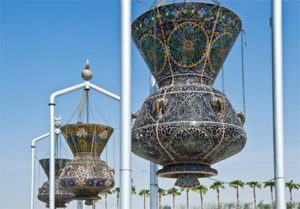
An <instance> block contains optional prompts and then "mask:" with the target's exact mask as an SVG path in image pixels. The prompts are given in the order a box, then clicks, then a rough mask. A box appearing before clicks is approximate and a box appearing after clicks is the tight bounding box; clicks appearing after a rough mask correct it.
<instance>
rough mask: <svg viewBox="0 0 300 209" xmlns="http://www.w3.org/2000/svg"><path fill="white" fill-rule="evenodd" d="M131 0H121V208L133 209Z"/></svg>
mask: <svg viewBox="0 0 300 209" xmlns="http://www.w3.org/2000/svg"><path fill="white" fill-rule="evenodd" d="M130 91H131V0H122V1H121V98H122V99H121V147H120V149H121V150H120V151H121V155H120V158H121V159H120V163H121V165H120V206H121V207H120V208H121V209H131V109H130V107H131V105H130V104H131V92H130Z"/></svg>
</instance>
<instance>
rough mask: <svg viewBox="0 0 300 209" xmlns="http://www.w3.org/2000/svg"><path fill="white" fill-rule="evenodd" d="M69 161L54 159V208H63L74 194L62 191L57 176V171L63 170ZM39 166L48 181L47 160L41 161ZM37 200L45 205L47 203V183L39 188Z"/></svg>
mask: <svg viewBox="0 0 300 209" xmlns="http://www.w3.org/2000/svg"><path fill="white" fill-rule="evenodd" d="M68 161H70V160H68V159H60V158H58V159H55V208H65V207H66V204H67V203H69V202H70V201H71V200H72V199H73V197H74V196H75V195H74V194H72V193H70V192H69V191H67V190H65V189H63V188H62V187H61V186H60V183H59V180H58V176H59V171H60V170H61V169H63V168H64V167H65V165H66V163H67V162H68ZM40 164H41V166H42V168H43V170H44V171H45V173H46V175H47V177H48V179H49V168H50V167H49V159H41V160H40ZM38 199H39V200H40V201H42V202H45V203H46V204H47V205H48V203H49V181H46V182H45V183H44V184H43V185H42V187H41V188H39V194H38Z"/></svg>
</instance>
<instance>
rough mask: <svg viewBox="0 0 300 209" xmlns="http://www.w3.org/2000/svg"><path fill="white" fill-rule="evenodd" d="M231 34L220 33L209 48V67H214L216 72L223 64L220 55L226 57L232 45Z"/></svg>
mask: <svg viewBox="0 0 300 209" xmlns="http://www.w3.org/2000/svg"><path fill="white" fill-rule="evenodd" d="M232 42H233V39H232V36H231V35H230V34H221V35H220V36H219V37H217V38H216V39H215V40H214V42H213V44H212V47H211V50H210V64H211V69H215V70H216V71H217V72H216V73H218V72H219V69H220V68H221V66H222V65H223V62H222V61H224V60H222V57H226V56H227V54H228V53H229V51H230V49H231V46H232Z"/></svg>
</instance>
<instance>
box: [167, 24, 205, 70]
mask: <svg viewBox="0 0 300 209" xmlns="http://www.w3.org/2000/svg"><path fill="white" fill-rule="evenodd" d="M169 37H170V38H169V40H168V42H169V51H170V54H171V59H172V60H173V61H174V62H175V63H176V64H177V65H178V66H181V67H194V66H196V65H198V64H199V63H200V62H201V61H202V59H203V55H204V53H205V51H206V50H205V49H206V45H207V41H208V37H207V36H206V35H205V32H204V30H203V29H202V28H201V27H200V25H198V24H194V23H189V22H188V23H183V24H181V25H179V26H177V27H176V28H175V29H174V30H173V31H172V32H171V35H170V36H169Z"/></svg>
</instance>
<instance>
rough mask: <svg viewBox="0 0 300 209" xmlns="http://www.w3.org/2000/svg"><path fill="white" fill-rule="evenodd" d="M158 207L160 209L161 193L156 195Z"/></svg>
mask: <svg viewBox="0 0 300 209" xmlns="http://www.w3.org/2000/svg"><path fill="white" fill-rule="evenodd" d="M158 207H159V209H161V195H159V196H158Z"/></svg>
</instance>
